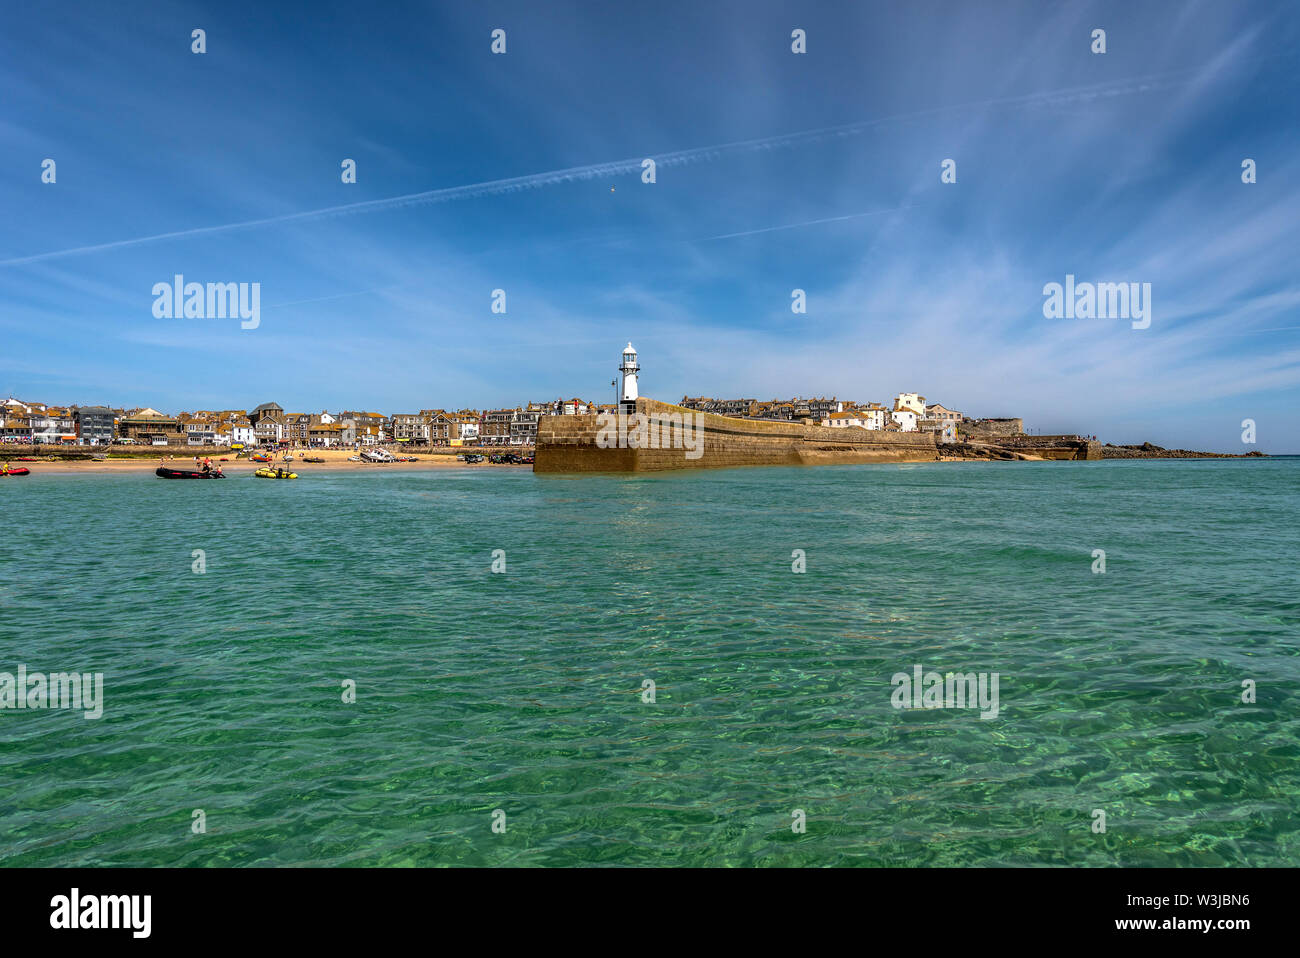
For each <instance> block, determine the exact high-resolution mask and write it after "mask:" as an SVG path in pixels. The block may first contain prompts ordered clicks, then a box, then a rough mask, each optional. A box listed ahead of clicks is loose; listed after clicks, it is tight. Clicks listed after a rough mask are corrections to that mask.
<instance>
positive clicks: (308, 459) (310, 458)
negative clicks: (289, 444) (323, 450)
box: [302, 456, 325, 462]
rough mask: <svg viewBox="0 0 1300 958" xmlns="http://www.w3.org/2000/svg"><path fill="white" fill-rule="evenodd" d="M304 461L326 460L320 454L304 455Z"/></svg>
mask: <svg viewBox="0 0 1300 958" xmlns="http://www.w3.org/2000/svg"><path fill="white" fill-rule="evenodd" d="M302 461H303V462H324V461H325V460H324V459H322V458H321V457H320V456H303V457H302Z"/></svg>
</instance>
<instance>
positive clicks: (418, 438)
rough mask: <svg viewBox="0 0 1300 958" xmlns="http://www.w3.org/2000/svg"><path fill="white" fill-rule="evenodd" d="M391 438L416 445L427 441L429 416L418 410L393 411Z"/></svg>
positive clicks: (424, 443) (425, 443)
mask: <svg viewBox="0 0 1300 958" xmlns="http://www.w3.org/2000/svg"><path fill="white" fill-rule="evenodd" d="M393 438H394V439H396V440H397V441H398V442H412V443H415V444H417V445H421V446H423V445H427V444H428V443H429V417H428V416H427V415H425V414H423V413H418V412H395V413H393Z"/></svg>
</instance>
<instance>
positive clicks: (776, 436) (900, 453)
mask: <svg viewBox="0 0 1300 958" xmlns="http://www.w3.org/2000/svg"><path fill="white" fill-rule="evenodd" d="M636 413H637V414H638V415H640V416H650V417H655V418H658V419H660V421H663V419H664V418H665V417H670V416H683V417H695V418H694V419H688V420H686V421H688V422H693V423H696V424H697V425H698V427H699V433H698V434H697V436H696V437H695V439H696V441H698V442H700V443H701V445H700V446H698V447H697V448H698V450H699V455H698V456H695V454H694V452H692V451H691V450H690V449H687V448H672V446H671V442H669V441H663V437H662V436H661V440H660V441H659V442H657V443H655V445H656V446H657V448H649V449H640V448H636V449H634V448H626V446H624V447H623V448H619V447H618V446H610V445H609V444H608V442H607V441H606V443H605V444H606V446H607V447H606V448H602V446H601V444H600V443H599V442H598V440H597V437H598V435H600V433H601V427H602V421H601V419H600V417H599V416H597V415H594V414H592V415H585V416H543V417H542V419H541V421H540V422H539V423H538V424H537V452H536V461H535V463H534V465H533V471H534V472H660V471H665V470H669V469H717V468H728V467H732V466H798V465H831V464H841V463H863V462H927V461H933V460H935V459H938V458H939V455H940V447H939V446H938V445H936V444H935V441H934V434H933V433H921V432H884V431H868V430H865V429H846V428H833V427H830V426H815V425H805V424H804V423H798V422H780V421H768V420H756V419H733V418H730V417H728V416H717V415H714V414H713V413H702V412H697V411H696V410H693V409H686V408H684V407H682V406H674V405H672V404H670V403H664V402H659V401H658V400H655V399H638V400H637V401H636ZM608 437H609V435H608V430H607V432H606V436H605V437H604V438H605V440H608ZM690 445H693V444H690ZM665 447H667V448H665Z"/></svg>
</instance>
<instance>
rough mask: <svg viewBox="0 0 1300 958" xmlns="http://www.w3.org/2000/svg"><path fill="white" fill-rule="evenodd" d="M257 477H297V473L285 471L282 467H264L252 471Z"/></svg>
mask: <svg viewBox="0 0 1300 958" xmlns="http://www.w3.org/2000/svg"><path fill="white" fill-rule="evenodd" d="M253 475H255V476H256V477H257V478H258V479H297V478H298V473H296V472H286V471H285V470H283V469H267V468H265V467H263V468H261V469H259V470H257V472H255V473H253Z"/></svg>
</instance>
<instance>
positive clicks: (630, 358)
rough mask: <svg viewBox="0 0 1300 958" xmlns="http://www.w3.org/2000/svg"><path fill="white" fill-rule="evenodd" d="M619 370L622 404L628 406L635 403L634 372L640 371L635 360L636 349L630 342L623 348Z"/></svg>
mask: <svg viewBox="0 0 1300 958" xmlns="http://www.w3.org/2000/svg"><path fill="white" fill-rule="evenodd" d="M618 370H619V372H621V373H622V374H623V396H622V404H623V406H624V407H625V408H626V407H630V406H633V405H634V404H635V403H636V400H637V391H636V374H637V373H639V372H640V371H641V367H640V366H639V365H638V364H637V361H636V350H635V349H633V348H632V344H631V343H628V344H627V346H626V347H625V348H624V349H623V364H622V365H621V366H619V367H618Z"/></svg>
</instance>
